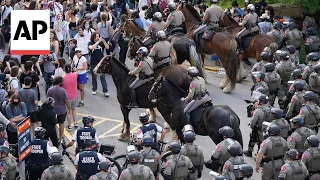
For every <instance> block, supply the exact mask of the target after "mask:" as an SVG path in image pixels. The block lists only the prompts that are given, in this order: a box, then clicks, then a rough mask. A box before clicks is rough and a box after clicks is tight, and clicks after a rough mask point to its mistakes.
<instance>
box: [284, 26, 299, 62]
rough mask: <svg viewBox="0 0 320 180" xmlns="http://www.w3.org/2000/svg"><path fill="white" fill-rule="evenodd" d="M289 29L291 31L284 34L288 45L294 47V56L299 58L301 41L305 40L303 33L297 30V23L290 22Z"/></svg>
mask: <svg viewBox="0 0 320 180" xmlns="http://www.w3.org/2000/svg"><path fill="white" fill-rule="evenodd" d="M288 27H289V29H288V30H287V31H285V33H284V38H285V40H286V44H287V45H292V46H294V47H295V52H294V54H295V55H297V56H298V57H299V52H300V45H301V41H302V40H303V35H302V32H301V31H299V30H298V29H297V25H296V23H295V22H289V24H288ZM287 47H288V46H287Z"/></svg>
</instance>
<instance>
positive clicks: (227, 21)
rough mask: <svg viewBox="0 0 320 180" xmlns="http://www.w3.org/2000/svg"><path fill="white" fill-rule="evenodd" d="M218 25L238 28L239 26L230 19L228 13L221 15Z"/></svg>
mask: <svg viewBox="0 0 320 180" xmlns="http://www.w3.org/2000/svg"><path fill="white" fill-rule="evenodd" d="M219 24H220V26H223V27H240V25H239V24H238V23H237V22H236V21H235V20H234V19H233V18H232V17H231V14H229V13H228V12H225V13H223V16H222V19H221V20H220V22H219Z"/></svg>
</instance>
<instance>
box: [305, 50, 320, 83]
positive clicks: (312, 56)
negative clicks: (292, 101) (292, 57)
mask: <svg viewBox="0 0 320 180" xmlns="http://www.w3.org/2000/svg"><path fill="white" fill-rule="evenodd" d="M318 61H319V54H318V53H317V52H312V53H309V54H308V55H307V57H306V60H305V63H307V66H306V67H305V68H304V69H303V73H302V79H303V80H305V81H307V82H309V77H310V74H311V73H312V72H313V68H314V66H315V65H316V64H317V63H318Z"/></svg>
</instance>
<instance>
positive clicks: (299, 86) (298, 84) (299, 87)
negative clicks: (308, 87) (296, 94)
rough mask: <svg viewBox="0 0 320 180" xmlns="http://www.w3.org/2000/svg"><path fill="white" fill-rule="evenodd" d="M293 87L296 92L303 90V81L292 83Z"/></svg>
mask: <svg viewBox="0 0 320 180" xmlns="http://www.w3.org/2000/svg"><path fill="white" fill-rule="evenodd" d="M293 87H294V89H295V90H296V91H303V89H304V82H303V81H295V82H294V83H293Z"/></svg>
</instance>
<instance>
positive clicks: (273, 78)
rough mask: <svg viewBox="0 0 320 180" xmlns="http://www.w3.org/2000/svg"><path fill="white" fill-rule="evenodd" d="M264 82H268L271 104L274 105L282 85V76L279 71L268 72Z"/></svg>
mask: <svg viewBox="0 0 320 180" xmlns="http://www.w3.org/2000/svg"><path fill="white" fill-rule="evenodd" d="M264 82H265V83H266V84H267V86H268V89H269V95H268V97H269V104H270V105H271V106H273V104H274V101H275V99H276V96H277V92H278V90H279V88H280V85H281V78H280V75H279V74H278V73H276V72H275V71H272V72H267V73H266V74H265V78H264Z"/></svg>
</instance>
